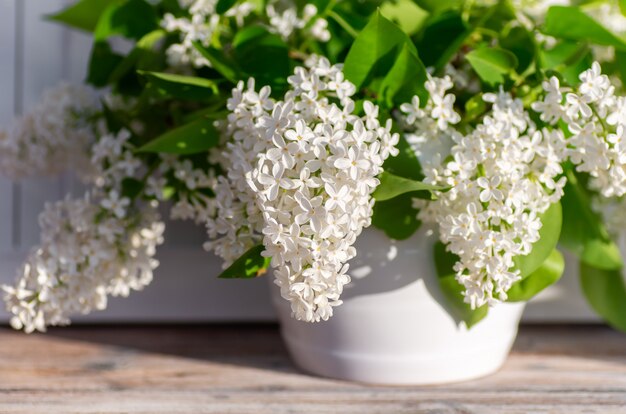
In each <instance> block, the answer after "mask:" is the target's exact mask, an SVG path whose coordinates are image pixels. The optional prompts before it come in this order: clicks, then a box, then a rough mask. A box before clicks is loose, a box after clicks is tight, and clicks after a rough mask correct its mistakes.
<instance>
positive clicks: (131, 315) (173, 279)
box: [0, 0, 597, 322]
mask: <svg viewBox="0 0 626 414" xmlns="http://www.w3.org/2000/svg"><path fill="white" fill-rule="evenodd" d="M71 3H72V0H0V91H2V94H1V95H0V126H1V127H3V128H7V127H10V124H11V120H12V118H13V117H14V116H15V115H19V114H20V113H22V112H23V111H25V110H28V109H29V108H30V107H31V106H32V105H33V104H34V103H35V102H36V101H37V100H38V99H39V97H40V95H41V93H42V92H43V91H44V90H45V89H47V88H50V87H53V86H54V85H56V84H57V83H59V82H60V81H68V82H74V83H80V82H82V81H83V79H84V77H85V69H86V67H87V62H88V58H89V52H90V43H91V42H90V38H89V37H88V36H87V35H85V34H83V33H80V32H78V31H73V30H69V29H66V28H64V27H62V26H61V25H59V24H55V23H53V22H49V21H46V20H45V16H46V15H47V14H51V13H53V12H56V11H58V10H60V9H62V8H63V7H65V6H67V5H69V4H71ZM79 189H80V184H79V181H78V180H77V179H76V178H75V177H72V176H70V175H66V176H62V177H59V178H57V179H27V180H24V181H22V182H20V183H19V184H18V183H12V182H10V181H7V180H3V179H2V178H0V283H7V282H12V281H13V279H14V277H15V274H16V269H17V266H18V265H19V264H20V263H21V261H22V260H23V258H24V256H25V255H26V253H27V251H28V249H29V248H30V247H31V246H33V245H35V244H36V243H37V242H38V237H39V226H38V223H37V216H38V214H39V212H40V211H41V210H42V207H43V204H44V203H45V202H46V201H48V200H57V199H59V198H62V197H63V196H64V195H65V194H67V193H68V192H73V193H76V194H80V191H79ZM166 240H167V241H166V244H165V245H164V246H162V247H161V248H160V249H159V253H158V259H159V260H160V262H161V266H160V267H159V268H158V269H157V271H156V275H155V280H154V282H153V283H152V284H151V285H150V286H149V287H148V288H146V289H145V290H144V291H142V292H136V293H132V294H131V297H130V298H129V299H124V298H112V299H111V300H110V302H111V303H110V305H109V306H108V308H107V310H106V311H103V312H94V313H93V314H91V315H89V316H84V317H76V318H75V319H73V320H74V321H75V322H80V321H90V322H94V321H98V322H124V321H127V322H159V321H163V322H177V321H180V322H208V321H224V322H227V321H272V320H274V318H275V316H274V310H273V309H272V307H271V304H270V297H269V293H268V287H269V284H268V281H267V280H266V278H260V279H256V280H219V279H217V278H216V276H217V274H219V271H220V262H219V260H218V259H216V258H215V257H213V256H212V255H211V254H208V253H206V252H204V251H203V250H202V247H201V246H202V242H203V241H204V230H203V229H202V228H201V227H197V226H195V225H193V223H181V222H176V223H170V224H169V225H168V229H167V237H166ZM566 258H567V259H568V260H567V267H566V272H565V274H564V275H563V277H562V279H561V281H560V282H559V283H557V284H556V285H555V286H553V287H551V288H549V289H547V290H546V291H544V292H542V293H541V294H540V295H539V296H538V297H537V298H536V299H535V300H534V301H533V302H531V304H530V305H529V306H528V308H527V310H526V312H525V314H524V319H525V320H526V321H532V322H569V321H571V322H588V321H595V320H597V317H596V316H594V315H593V314H592V313H591V311H590V310H589V309H588V306H587V305H586V303H585V301H584V299H583V297H582V294H581V292H580V288H579V283H578V280H577V279H578V274H577V261H576V260H574V259H572V258H571V257H569V258H568V257H567V255H566ZM7 320H8V314H7V313H6V312H5V311H4V309H1V308H0V322H6V321H7Z"/></svg>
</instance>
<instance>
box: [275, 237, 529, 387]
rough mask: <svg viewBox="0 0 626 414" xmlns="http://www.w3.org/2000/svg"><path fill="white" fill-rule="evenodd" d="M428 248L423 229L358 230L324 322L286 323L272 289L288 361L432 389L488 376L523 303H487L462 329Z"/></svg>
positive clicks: (327, 372)
mask: <svg viewBox="0 0 626 414" xmlns="http://www.w3.org/2000/svg"><path fill="white" fill-rule="evenodd" d="M432 246H433V236H430V237H429V236H426V232H425V231H423V230H421V231H419V232H418V233H417V234H415V235H414V236H413V237H412V238H410V239H409V240H405V241H390V240H389V239H388V238H387V237H386V236H385V234H384V233H382V232H381V231H379V230H377V229H373V228H370V229H367V230H365V231H364V232H363V234H362V235H361V236H360V237H359V239H358V240H357V243H356V247H357V251H358V256H357V258H355V259H354V260H353V261H352V262H351V268H350V274H351V275H352V283H351V284H350V285H348V286H347V287H346V289H345V291H344V294H343V300H344V303H343V305H341V306H339V307H337V308H335V315H334V316H333V317H332V318H331V319H330V320H328V321H326V322H320V323H314V324H311V323H306V322H300V321H297V320H295V319H293V318H291V311H290V307H289V304H288V303H287V301H285V300H284V299H282V298H281V297H280V290H279V288H278V287H277V286H273V288H272V296H273V301H274V304H275V306H276V309H277V311H278V316H279V319H280V322H281V331H282V335H283V338H284V340H285V342H286V344H287V348H288V349H289V352H290V353H291V356H292V358H293V360H294V361H295V363H296V364H297V365H298V366H300V367H301V368H302V369H304V370H305V371H308V372H311V373H314V374H317V375H321V376H324V377H331V378H338V379H344V380H350V381H358V382H364V383H374V384H437V383H445V382H454V381H463V380H469V379H472V378H477V377H481V376H484V375H487V374H490V373H492V372H494V371H496V370H497V369H498V368H499V367H500V366H501V365H502V364H503V362H504V360H505V359H506V357H507V355H508V353H509V351H510V349H511V345H512V344H513V341H514V340H515V336H516V335H517V326H518V323H519V320H520V317H521V315H522V311H523V309H524V304H523V303H516V304H508V303H506V304H500V305H498V306H495V307H494V308H492V309H491V310H490V312H489V315H488V316H487V317H486V318H485V319H484V320H483V321H481V322H480V323H479V324H477V325H476V326H474V327H473V328H472V329H471V330H469V331H468V330H467V329H466V328H465V325H464V324H459V323H457V322H456V321H455V320H454V319H453V318H452V317H451V316H450V314H449V313H448V312H447V311H446V309H445V306H446V305H445V300H444V299H443V297H442V295H441V293H440V291H439V289H438V285H437V280H436V273H435V269H434V263H433V259H432Z"/></svg>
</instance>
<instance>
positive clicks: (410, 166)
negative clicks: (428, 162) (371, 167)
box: [383, 134, 424, 181]
mask: <svg viewBox="0 0 626 414" xmlns="http://www.w3.org/2000/svg"><path fill="white" fill-rule="evenodd" d="M396 148H398V155H396V156H395V157H389V158H387V160H385V163H384V164H383V170H384V171H386V172H388V173H391V174H394V175H397V176H400V177H404V178H411V179H413V180H417V181H421V180H422V179H423V178H424V176H423V175H422V166H421V165H420V162H419V160H418V159H417V156H416V155H415V151H413V148H411V146H410V145H409V143H408V142H407V141H406V138H405V136H404V134H400V140H399V141H398V145H396Z"/></svg>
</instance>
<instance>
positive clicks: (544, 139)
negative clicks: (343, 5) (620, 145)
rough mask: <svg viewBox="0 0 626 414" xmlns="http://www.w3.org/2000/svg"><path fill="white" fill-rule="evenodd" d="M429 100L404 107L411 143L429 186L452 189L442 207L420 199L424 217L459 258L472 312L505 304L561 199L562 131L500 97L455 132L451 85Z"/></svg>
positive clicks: (439, 83)
mask: <svg viewBox="0 0 626 414" xmlns="http://www.w3.org/2000/svg"><path fill="white" fill-rule="evenodd" d="M426 87H427V89H428V91H429V93H430V98H429V100H428V102H427V103H426V105H425V107H424V108H419V101H418V99H416V98H414V100H413V102H412V103H411V104H405V105H403V106H402V107H401V110H402V111H404V112H405V113H406V114H407V116H406V117H405V119H404V122H405V124H407V125H408V126H409V127H410V132H408V133H407V139H409V141H410V142H411V145H412V147H413V148H414V150H415V151H416V154H417V156H418V157H419V159H420V162H421V164H422V169H423V173H424V175H425V177H426V178H425V181H427V182H429V183H432V184H438V185H443V186H447V187H450V190H449V191H447V192H441V193H439V194H438V198H437V200H434V201H425V200H415V206H416V207H418V208H419V209H420V211H419V214H418V218H419V219H420V220H422V221H423V222H424V223H427V224H428V223H432V224H435V225H437V226H438V229H439V237H440V239H441V241H442V242H443V243H445V244H446V245H447V249H448V250H449V251H450V252H452V253H454V254H456V255H457V256H458V257H459V261H458V262H457V263H456V264H455V265H454V271H455V273H456V278H457V280H458V281H459V283H461V284H462V285H463V287H464V289H465V293H464V295H465V301H466V302H467V303H469V304H470V305H471V306H472V307H478V306H482V305H483V304H486V303H487V304H493V303H496V302H497V301H499V300H505V299H506V297H507V295H506V292H507V290H508V289H509V288H510V287H511V286H512V284H513V283H515V282H516V281H517V280H518V279H519V277H520V276H519V271H518V270H515V269H514V264H513V258H514V257H515V256H519V255H526V254H528V253H530V251H531V249H532V244H533V243H535V242H536V241H537V240H538V239H539V229H540V228H541V225H542V224H541V220H540V215H541V214H542V213H543V212H545V211H546V210H547V209H548V207H549V206H550V204H551V203H554V202H556V201H558V200H559V199H560V197H561V195H562V193H563V186H564V184H565V180H564V179H563V178H559V176H560V175H561V174H562V173H563V171H562V168H561V165H560V162H561V160H562V157H563V153H564V151H565V140H564V137H563V134H561V133H560V132H559V131H551V130H547V129H543V130H537V128H536V127H535V125H534V124H533V123H532V121H531V120H530V118H529V116H528V114H527V113H526V111H525V110H524V108H523V105H522V102H521V101H520V100H518V99H514V98H513V97H512V96H511V95H510V94H508V93H504V92H499V93H497V94H494V93H489V94H485V95H484V96H483V99H484V100H485V102H487V103H490V104H492V109H491V111H490V113H489V114H488V115H485V116H484V118H483V119H482V122H481V123H480V124H478V125H477V126H476V127H475V128H472V129H471V130H469V131H468V132H465V133H462V132H460V131H459V130H457V129H455V128H454V127H453V125H454V124H455V123H457V122H458V121H459V120H460V117H459V115H458V114H456V112H455V111H454V107H453V105H452V104H453V102H454V96H453V95H451V94H446V91H447V90H449V89H450V88H451V87H452V82H450V80H449V79H446V78H444V79H438V78H431V79H430V80H429V81H427V83H426Z"/></svg>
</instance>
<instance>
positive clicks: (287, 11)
mask: <svg viewBox="0 0 626 414" xmlns="http://www.w3.org/2000/svg"><path fill="white" fill-rule="evenodd" d="M277 6H279V7H280V10H281V11H280V12H279V11H277V8H278V7H277ZM265 12H266V13H267V17H268V19H269V23H270V30H272V31H273V32H274V33H277V34H279V35H280V36H281V37H282V38H283V39H284V40H287V39H289V38H290V37H291V35H292V34H293V33H294V32H296V31H297V30H304V31H305V34H306V35H309V36H312V37H313V38H314V39H317V40H319V41H321V42H327V41H329V40H330V32H329V31H328V21H326V19H324V18H322V17H317V7H315V5H313V4H311V3H307V4H306V6H304V9H303V11H302V17H298V10H297V8H296V4H295V2H289V1H287V2H271V3H269V4H268V5H267V6H266V9H265Z"/></svg>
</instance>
